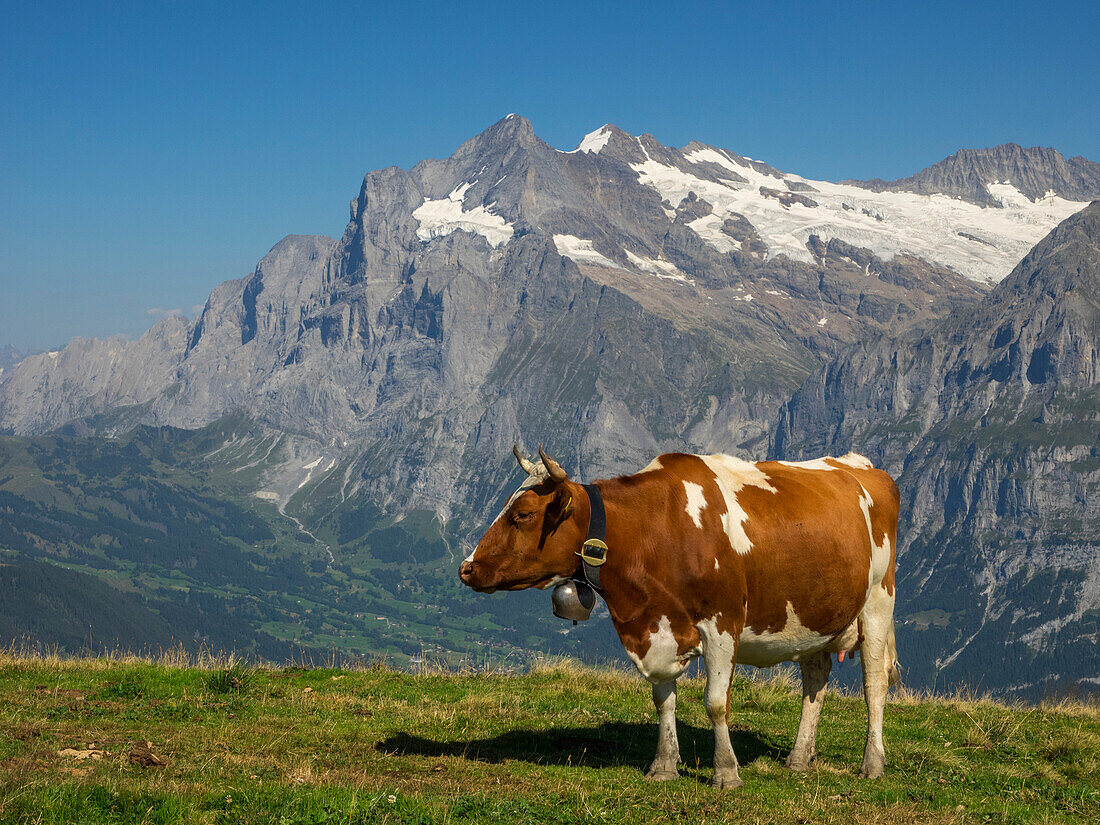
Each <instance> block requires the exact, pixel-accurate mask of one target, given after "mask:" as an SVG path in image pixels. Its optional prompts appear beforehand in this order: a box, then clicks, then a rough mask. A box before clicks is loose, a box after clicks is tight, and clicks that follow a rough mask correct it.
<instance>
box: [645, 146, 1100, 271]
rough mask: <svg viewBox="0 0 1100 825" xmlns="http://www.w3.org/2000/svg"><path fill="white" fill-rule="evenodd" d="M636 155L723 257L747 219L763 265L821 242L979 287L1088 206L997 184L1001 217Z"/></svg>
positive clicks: (725, 160) (936, 201)
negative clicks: (916, 260) (928, 268)
mask: <svg viewBox="0 0 1100 825" xmlns="http://www.w3.org/2000/svg"><path fill="white" fill-rule="evenodd" d="M638 145H639V147H640V148H641V149H642V152H643V153H645V156H646V160H644V161H642V162H640V163H633V164H631V168H632V169H633V170H634V171H635V172H637V174H638V178H639V180H640V181H641V182H642V183H644V184H645V185H647V186H650V187H652V188H653V189H655V190H657V192H659V193H660V195H661V197H662V198H664V199H665V200H666V201H668V203H669V204H671V205H672V206H675V205H676V204H678V203H680V202H681V201H682V200H683V199H684V198H685V197H687V195H688V193H690V192H694V193H695V194H696V195H697V196H698V197H700V198H702V199H703V200H705V201H707V202H708V203H709V204H711V206H712V207H713V210H714V211H713V212H712V213H711V214H710V215H707V216H705V217H703V218H699V219H697V220H695V221H692V222H691V223H689V224H688V226H689V227H690V228H691V229H692V230H694V231H695V232H696V233H697V234H698V235H699V236H700V237H702V238H703V239H704V240H706V241H707V242H708V243H710V244H711V245H712V246H713V247H714V248H715V249H717V250H718V251H719V252H729V251H730V250H731V249H733V248H734V247H735V245H736V246H739V244H735V242H734V241H732V240H731V238H730V237H729V236H728V235H726V234H725V233H723V232H722V224H723V222H724V220H725V219H726V218H728V217H731V216H734V215H743V216H744V217H746V218H747V219H748V220H749V221H750V222H751V223H752V224H753V226H754V227H755V228H756V230H757V232H759V233H760V236H761V238H762V240H763V241H764V243H765V244H767V246H768V257H769V258H773V257H775V256H776V255H780V254H785V255H787V256H788V257H790V258H793V259H795V260H800V261H806V262H811V261H813V253H812V252H811V251H810V249H809V247H808V246H807V241H809V239H810V236H811V235H817V236H818V237H820V238H821V239H822V240H823V241H829V240H831V239H833V238H836V239H839V240H842V241H845V242H847V243H850V244H852V245H854V246H858V247H863V248H866V249H870V250H871V251H872V252H874V253H875V254H876V255H878V256H879V257H881V258H883V259H887V260H889V259H891V258H893V257H894V256H896V255H898V254H909V255H913V256H916V257H920V258H924V259H925V260H927V261H930V262H932V263H936V264H940V265H942V266H948V267H951V268H952V269H954V270H955V271H957V272H959V273H960V274H962V275H965V276H966V277H968V278H970V279H972V280H975V281H985V282H996V281H999V280H1001V279H1002V278H1004V276H1005V275H1007V274H1008V273H1009V272H1010V271H1011V270H1012V267H1014V266H1015V265H1016V263H1017V262H1019V260H1020V258H1022V257H1023V256H1024V255H1025V254H1026V253H1027V251H1028V250H1029V249H1031V247H1032V246H1034V245H1035V244H1036V243H1037V242H1038V241H1039V240H1040V239H1041V238H1042V237H1043V236H1044V235H1046V233H1047V232H1049V231H1050V229H1051V228H1052V227H1053V226H1055V225H1056V224H1058V223H1059V222H1061V221H1063V220H1065V219H1066V218H1067V217H1069V216H1070V215H1072V214H1073V213H1075V212H1078V211H1080V210H1081V209H1083V208H1084V207H1085V206H1087V205H1088V204H1087V203H1085V202H1078V201H1070V200H1066V199H1064V198H1061V197H1058V196H1057V195H1054V194H1052V193H1050V194H1048V195H1047V196H1046V197H1044V198H1041V199H1039V200H1037V201H1032V200H1031V199H1029V198H1028V197H1027V196H1026V195H1023V194H1022V193H1020V192H1019V190H1017V189H1016V188H1015V187H1014V186H1012V185H1011V184H1010V183H996V184H991V185H990V187H989V189H990V192H991V194H993V195H994V196H995V197H996V198H998V199H999V200H1000V202H1001V207H1000V208H997V207H982V206H978V205H976V204H973V203H969V202H967V201H964V200H962V199H960V198H956V197H950V196H947V195H940V194H932V195H922V194H916V193H912V192H873V191H871V190H868V189H863V188H860V187H858V186H853V185H849V184H838V183H830V182H828V181H819V180H812V179H807V178H803V177H801V176H799V175H792V174H783V173H774V172H764V171H761V164H758V163H755V162H749V161H748V160H746V159H744V158H740V157H738V156H737V155H734V154H731V153H728V152H725V151H723V150H720V149H714V148H711V147H706V148H702V149H695V150H693V151H690V152H687V153H684V154H683V157H684V159H685V160H687V161H689V162H690V163H692V164H696V165H698V164H704V163H705V164H708V165H717V166H719V167H723V168H725V169H727V170H729V171H730V172H732V173H734V174H735V175H736V176H737V178H739V179H740V180H735V179H727V178H722V177H718V178H717V179H709V178H711V177H713V176H711V175H709V174H707V173H706V172H703V171H701V172H700V174H692V173H691V172H688V171H684V169H683V168H681V167H680V166H676V165H672V164H669V163H666V162H662V161H660V160H656V159H654V158H653V157H651V156H650V153H649V152H648V151H646V149H645V147H644V145H643V144H642V142H641V141H640V140H639V143H638ZM704 175H705V176H704ZM777 175H778V176H777ZM669 212H670V215H671V210H669Z"/></svg>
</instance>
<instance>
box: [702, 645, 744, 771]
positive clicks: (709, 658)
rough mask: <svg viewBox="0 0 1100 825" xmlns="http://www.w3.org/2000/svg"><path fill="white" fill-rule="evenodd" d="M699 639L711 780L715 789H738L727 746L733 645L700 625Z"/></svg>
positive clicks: (734, 761)
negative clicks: (711, 757)
mask: <svg viewBox="0 0 1100 825" xmlns="http://www.w3.org/2000/svg"><path fill="white" fill-rule="evenodd" d="M699 632H700V635H701V636H702V639H703V661H704V663H705V665H706V669H707V688H706V694H705V697H704V701H705V702H706V706H707V716H709V717H710V721H711V724H712V725H714V779H713V780H712V782H711V784H712V785H713V786H714V787H715V788H740V787H741V786H742V785H743V784H745V783H744V782H742V781H741V777H740V776H739V775H738V773H737V757H736V756H735V755H734V753H733V744H732V743H731V742H730V728H729V714H730V680H731V679H732V678H733V663H734V661H735V660H736V656H737V644H736V642H735V641H734V637H733V636H731V635H730V634H729V633H720V632H718V629H717V627H714V628H707V627H706V626H704V625H700V628H699Z"/></svg>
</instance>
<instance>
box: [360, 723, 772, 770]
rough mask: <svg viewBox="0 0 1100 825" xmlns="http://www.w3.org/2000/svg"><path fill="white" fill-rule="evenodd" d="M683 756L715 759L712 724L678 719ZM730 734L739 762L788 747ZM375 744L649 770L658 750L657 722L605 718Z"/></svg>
mask: <svg viewBox="0 0 1100 825" xmlns="http://www.w3.org/2000/svg"><path fill="white" fill-rule="evenodd" d="M676 733H677V738H678V739H679V741H680V758H681V761H682V762H683V763H684V764H685V765H687V766H688V767H689V768H692V767H702V768H709V767H711V766H713V764H714V733H713V732H712V730H711V728H709V727H707V728H697V727H694V726H692V725H687V724H684V723H682V722H677V724H676ZM730 739H731V740H732V742H733V749H734V752H735V753H736V754H737V760H738V762H740V763H741V765H749V764H751V763H752V762H754V761H756V760H757V759H758V758H760V757H761V756H767V757H770V758H772V759H776V760H779V761H783V760H784V759H786V757H787V754H788V753H789V749H788V748H785V747H780V746H779V745H777V744H776V743H775V742H772V741H769V740H767V739H763V738H761V737H760V736H758V735H757V734H756V733H754V732H752V731H746V730H732V731H730ZM375 748H376V749H377V750H379V751H381V752H383V753H387V754H391V755H394V756H409V755H415V756H461V757H463V758H465V759H472V760H476V761H478V762H505V761H511V760H518V761H522V762H531V763H534V764H538V765H585V766H588V767H597V768H607V767H632V768H638V769H640V770H645V769H646V768H647V767H648V766H649V763H650V762H652V761H653V757H654V755H655V753H656V749H657V726H656V725H655V724H653V723H652V722H649V723H641V722H605V723H603V724H602V725H595V726H592V727H557V728H552V729H550V730H520V729H517V730H511V731H508V732H507V733H502V734H500V735H498V736H493V737H490V738H486V739H471V740H457V741H437V740H435V739H428V738H426V737H423V736H416V735H414V734H411V733H396V734H394V735H393V736H390V737H389V738H387V739H384V740H382V741H381V742H378V743H377V744H376V745H375Z"/></svg>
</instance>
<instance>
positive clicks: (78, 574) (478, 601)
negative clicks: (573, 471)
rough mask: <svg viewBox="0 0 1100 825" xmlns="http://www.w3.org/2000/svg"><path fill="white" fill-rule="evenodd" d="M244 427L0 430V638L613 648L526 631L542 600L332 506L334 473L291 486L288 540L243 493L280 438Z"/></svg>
mask: <svg viewBox="0 0 1100 825" xmlns="http://www.w3.org/2000/svg"><path fill="white" fill-rule="evenodd" d="M250 432H251V425H250V424H249V423H248V422H246V421H242V420H240V419H239V418H235V417H228V418H226V419H224V420H222V421H219V422H216V423H215V424H212V425H210V426H208V427H205V428H203V429H201V430H194V431H187V430H177V429H173V428H170V427H160V428H156V427H138V428H136V429H134V430H132V431H130V432H128V433H126V434H124V435H122V436H119V437H117V438H93V437H78V436H75V435H67V434H53V435H48V436H39V437H35V438H17V437H13V436H2V435H0V646H3V645H7V644H10V643H11V642H12V641H13V640H15V641H23V640H25V639H32V640H34V641H36V642H40V643H42V644H45V645H48V646H51V647H53V646H56V647H60V648H62V649H64V650H66V651H67V652H69V653H73V654H80V653H83V652H85V651H87V650H91V651H102V650H112V649H115V648H116V647H118V648H122V649H125V650H157V649H161V648H164V647H175V646H177V645H180V644H182V645H184V646H185V647H187V648H189V649H190V650H192V651H197V650H198V649H199V648H200V647H203V648H206V649H210V648H214V649H217V650H224V651H240V652H242V653H247V654H249V655H254V656H259V657H262V658H265V659H278V660H285V659H290V658H297V657H299V656H301V655H302V654H303V653H306V654H307V655H308V654H319V655H326V656H327V653H328V652H329V651H331V650H333V649H335V650H336V651H337V652H338V653H339V654H340V655H341V656H342V657H345V658H346V659H348V660H355V659H360V658H366V659H374V658H375V657H385V658H386V659H387V660H388V661H390V662H392V663H395V664H408V663H409V662H410V661H411V660H412V659H414V658H415V659H421V658H426V657H431V658H440V657H446V658H447V659H448V660H449V661H450V663H451V664H452V665H458V664H460V663H462V662H465V661H471V660H472V661H483V660H484V659H485V658H486V657H489V656H491V657H493V658H494V659H495V660H497V661H507V662H510V663H512V664H514V665H516V666H517V667H518V666H521V665H524V664H526V662H527V660H528V659H529V658H530V657H531V652H532V651H540V652H544V653H547V652H548V653H563V654H567V655H573V656H581V655H586V654H587V655H595V654H594V653H593V651H595V653H596V654H599V656H600V657H605V656H612V655H613V656H619V655H621V654H620V645H619V643H618V640H617V638H616V637H615V633H614V631H613V630H612V629H611V627H610V624H609V623H607V622H590V623H588V624H587V625H582V626H579V627H577V628H571V627H570V626H569V625H568V624H567V623H566V622H562V621H560V620H556V619H555V620H553V621H537V620H534V621H533V620H532V617H536V618H537V619H544V618H545V617H548V616H549V615H550V599H549V597H548V595H547V594H545V593H541V592H539V593H519V594H503V593H502V594H497V595H494V596H490V597H486V596H483V595H480V594H476V593H474V592H472V591H471V590H469V589H468V588H466V587H463V586H462V585H461V584H460V583H459V581H458V576H457V569H458V558H459V554H458V552H457V550H456V549H455V548H456V544H457V543H456V538H455V536H444V535H443V533H442V532H441V529H440V525H439V524H438V523H437V522H436V520H435V519H434V515H433V514H431V513H427V512H425V511H414V512H412V513H410V514H408V515H407V517H405V518H404V519H401V520H400V521H398V520H396V519H395V518H394V517H389V516H386V515H385V514H383V513H382V512H381V511H380V510H379V509H378V508H377V507H374V506H372V505H371V504H370V502H368V501H366V500H363V499H360V498H356V497H349V498H348V500H347V501H346V502H343V503H340V501H341V496H340V490H339V478H340V477H342V473H336V474H334V475H333V477H332V479H335V480H332V479H329V480H325V481H322V482H319V483H318V484H315V485H312V486H311V485H306V486H305V487H303V488H302V489H301V492H300V493H298V494H296V496H295V498H294V500H293V501H292V503H291V506H289V507H288V509H287V512H288V513H290V514H291V515H292V516H294V517H295V518H298V519H299V520H300V521H301V523H302V524H305V525H308V529H309V530H310V531H311V532H310V533H306V532H304V531H303V530H302V529H300V528H299V525H298V524H296V523H295V522H294V520H292V519H291V518H288V517H287V516H285V515H284V514H283V513H281V512H280V511H279V510H278V509H277V508H276V507H275V505H274V504H273V503H272V502H270V501H264V500H260V499H257V498H256V497H255V496H253V495H252V493H253V492H254V491H255V490H257V489H259V488H260V487H261V486H263V485H262V483H261V480H260V476H261V475H262V471H263V470H264V469H265V467H266V465H265V463H264V462H265V461H268V460H276V459H279V458H280V449H281V447H280V444H281V441H280V439H279V437H278V436H272V437H270V438H258V437H253V436H250V435H249V433H250ZM509 464H510V472H513V473H514V472H517V470H516V468H515V466H514V464H513V463H511V462H509ZM333 484H335V485H336V486H335V489H331V485H333ZM300 499H301V501H300ZM303 502H305V503H303ZM333 508H335V509H333ZM329 551H331V553H332V557H331V558H330V556H329ZM58 568H62V569H61V570H59V569H58ZM90 593H94V594H95V596H94V598H92V597H89V595H88V594H90ZM105 603H109V604H110V605H111V609H110V610H107V611H101V610H99V609H98V606H100V605H102V604H105ZM86 604H90V605H91V610H90V611H89V610H84V609H83V606H84V605H86Z"/></svg>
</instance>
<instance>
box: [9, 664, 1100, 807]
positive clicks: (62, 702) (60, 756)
mask: <svg viewBox="0 0 1100 825" xmlns="http://www.w3.org/2000/svg"><path fill="white" fill-rule="evenodd" d="M226 664H227V663H224V662H223V663H214V662H206V663H203V664H202V666H196V665H195V663H191V662H176V663H165V662H160V663H153V662H150V661H142V660H137V659H133V660H126V661H110V660H106V659H98V660H62V659H57V658H27V657H22V656H17V655H11V654H7V655H0V822H4V823H83V822H88V823H97V822H112V823H130V822H134V823H137V822H148V823H156V822H164V823H169V822H172V823H175V822H185V823H191V822H194V823H200V822H201V823H229V822H233V823H236V822H244V823H251V822H256V823H260V822H263V823H275V822H277V823H284V824H289V823H314V822H317V823H321V822H342V823H343V822H352V823H368V822H371V823H373V822H389V823H399V822H415V823H428V822H509V823H511V822H540V823H542V822H551V823H572V822H616V823H617V822H646V823H652V822H672V821H676V822H680V821H687V822H718V821H735V822H780V823H806V822H814V823H817V822H824V823H830V822H838V823H845V825H851V823H856V822H888V823H906V825H910V824H911V823H918V822H936V823H940V822H942V823H949V822H991V821H992V822H1019V823H1033V822H1059V823H1061V822H1065V823H1077V822H1082V823H1083V822H1096V821H1100V779H1098V777H1100V707H1097V706H1096V705H1082V704H1073V703H1062V704H1060V705H1058V706H1039V707H1025V706H1015V707H1009V706H1005V705H1001V704H996V703H994V702H992V701H987V700H967V699H953V700H942V699H940V700H934V701H933V700H922V699H921V698H920V697H915V696H912V695H906V694H901V695H900V696H895V698H894V700H893V701H892V702H891V705H890V706H889V708H888V712H887V717H886V727H885V734H886V738H887V753H888V758H889V760H890V764H889V766H888V768H887V776H886V777H885V778H884V779H882V780H877V781H861V780H860V779H858V777H857V776H856V773H857V771H858V768H859V763H860V758H861V756H862V748H863V731H864V728H865V724H866V722H865V716H864V711H863V706H862V700H861V699H860V698H858V697H844V696H837V695H831V696H830V697H829V698H828V699H827V700H826V707H825V711H824V715H823V717H822V725H821V730H820V738H819V757H818V761H817V763H816V766H815V767H814V768H813V769H812V770H811V771H809V772H808V773H805V774H794V773H791V772H789V771H787V770H786V769H784V768H783V767H782V761H783V759H784V758H785V756H786V753H787V750H788V748H789V747H790V745H791V742H792V739H793V734H794V728H795V725H796V723H797V718H798V711H799V704H800V702H799V697H798V696H797V695H796V694H795V693H794V692H793V690H792V686H791V683H790V681H789V680H788V679H787V678H786V677H784V676H783V675H780V676H779V677H776V678H772V679H771V680H769V681H747V680H745V679H744V678H742V677H739V678H738V679H737V680H736V683H735V685H734V688H733V703H732V711H731V728H732V730H733V732H734V737H733V738H734V747H735V748H736V750H737V754H738V757H739V758H740V760H741V763H742V766H743V767H742V778H743V779H744V780H745V787H744V788H742V789H740V790H738V791H732V792H731V791H714V790H712V789H711V788H710V787H709V785H708V784H707V782H708V781H709V779H710V776H711V773H712V765H711V758H712V738H711V734H710V731H709V726H708V724H707V722H706V717H705V714H704V712H703V709H702V704H701V692H702V684H701V682H699V681H689V682H687V683H686V684H685V685H684V687H683V689H682V691H681V694H680V697H681V698H680V702H679V705H680V708H679V720H680V732H679V735H680V742H681V754H682V757H683V759H684V762H685V763H686V764H685V765H684V766H683V767H682V769H681V778H680V779H679V780H676V781H673V782H668V783H664V784H652V783H649V782H647V781H645V780H644V779H643V778H642V771H643V770H644V768H645V766H646V765H647V763H648V761H649V760H650V759H651V758H652V756H653V748H654V742H655V739H656V727H655V722H654V714H653V710H652V706H651V704H650V701H649V690H648V688H647V686H646V685H645V684H644V683H643V682H642V681H641V680H640V679H639V678H637V677H635V676H632V675H628V674H624V673H616V672H611V671H594V670H586V669H581V668H579V667H577V666H574V665H555V666H552V667H545V668H542V669H538V670H536V671H534V672H532V673H530V674H529V675H526V676H501V675H492V674H485V673H470V674H463V675H444V674H433V673H424V674H420V675H410V674H407V673H400V672H395V671H391V670H387V669H384V668H377V669H366V670H358V671H341V670H331V669H304V668H288V669H265V668H259V669H248V668H244V667H242V666H240V665H236V666H232V667H229V668H228V669H227V668H226ZM137 740H149V741H150V742H151V743H152V750H153V752H154V753H155V754H157V755H159V756H161V757H163V758H164V759H165V760H166V761H167V764H166V765H165V766H162V767H142V766H140V765H135V764H131V762H130V759H129V754H130V751H131V747H132V743H133V742H134V741H137Z"/></svg>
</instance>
